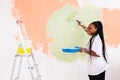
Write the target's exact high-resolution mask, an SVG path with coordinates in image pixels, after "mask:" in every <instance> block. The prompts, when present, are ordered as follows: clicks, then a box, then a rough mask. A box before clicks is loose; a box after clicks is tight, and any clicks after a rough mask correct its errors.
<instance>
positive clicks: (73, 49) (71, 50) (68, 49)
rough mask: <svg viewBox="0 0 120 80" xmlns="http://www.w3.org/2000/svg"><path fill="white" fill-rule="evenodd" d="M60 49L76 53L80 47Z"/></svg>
mask: <svg viewBox="0 0 120 80" xmlns="http://www.w3.org/2000/svg"><path fill="white" fill-rule="evenodd" d="M62 51H63V52H65V53H77V52H79V51H80V47H72V48H62Z"/></svg>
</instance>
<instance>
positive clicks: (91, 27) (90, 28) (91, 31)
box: [88, 24, 97, 35]
mask: <svg viewBox="0 0 120 80" xmlns="http://www.w3.org/2000/svg"><path fill="white" fill-rule="evenodd" d="M96 31H97V28H96V27H95V25H94V24H90V25H89V26H88V34H89V35H94V34H95V33H96Z"/></svg>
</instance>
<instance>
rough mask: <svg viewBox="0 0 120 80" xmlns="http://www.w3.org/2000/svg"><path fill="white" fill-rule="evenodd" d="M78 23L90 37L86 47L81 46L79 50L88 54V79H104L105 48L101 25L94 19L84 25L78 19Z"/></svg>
mask: <svg viewBox="0 0 120 80" xmlns="http://www.w3.org/2000/svg"><path fill="white" fill-rule="evenodd" d="M77 22H78V24H79V25H80V26H81V27H82V28H83V29H84V30H85V31H86V32H87V33H88V34H89V35H91V38H90V40H89V43H88V48H81V50H80V52H85V53H87V54H88V76H89V79H90V80H105V71H106V68H107V59H106V55H105V53H106V50H105V42H104V35H103V25H102V23H101V22H100V21H95V22H92V23H91V24H89V26H88V27H85V26H84V25H82V24H81V22H80V21H77Z"/></svg>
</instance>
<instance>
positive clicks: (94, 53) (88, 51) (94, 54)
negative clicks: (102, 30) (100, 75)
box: [84, 49, 100, 57]
mask: <svg viewBox="0 0 120 80" xmlns="http://www.w3.org/2000/svg"><path fill="white" fill-rule="evenodd" d="M84 52H85V53H87V54H90V55H92V56H95V57H100V56H99V55H97V54H96V52H94V51H91V52H90V50H87V49H85V50H84Z"/></svg>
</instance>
